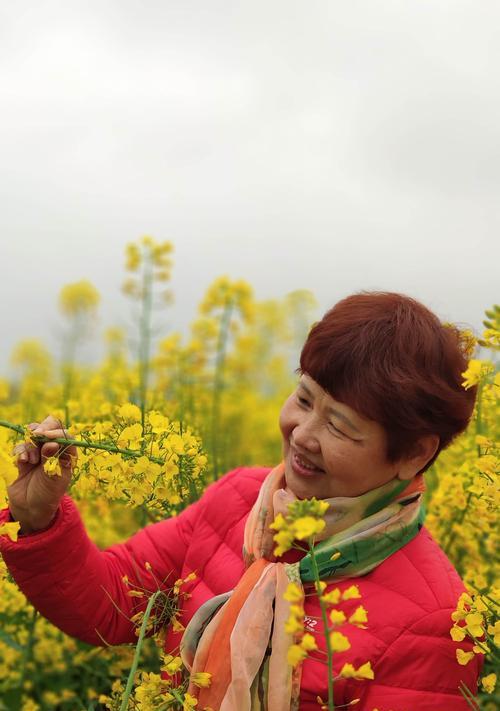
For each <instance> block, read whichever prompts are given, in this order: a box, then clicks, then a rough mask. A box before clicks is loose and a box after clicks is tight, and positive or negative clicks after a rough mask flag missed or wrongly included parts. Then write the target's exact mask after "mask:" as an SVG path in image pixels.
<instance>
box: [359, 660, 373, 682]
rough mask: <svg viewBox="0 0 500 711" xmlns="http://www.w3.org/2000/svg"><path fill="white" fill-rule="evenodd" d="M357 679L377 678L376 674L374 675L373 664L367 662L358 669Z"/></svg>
mask: <svg viewBox="0 0 500 711" xmlns="http://www.w3.org/2000/svg"><path fill="white" fill-rule="evenodd" d="M356 678H357V679H374V678H375V674H374V673H373V669H372V665H371V662H366V663H365V664H362V665H361V666H360V667H358V668H357V670H356Z"/></svg>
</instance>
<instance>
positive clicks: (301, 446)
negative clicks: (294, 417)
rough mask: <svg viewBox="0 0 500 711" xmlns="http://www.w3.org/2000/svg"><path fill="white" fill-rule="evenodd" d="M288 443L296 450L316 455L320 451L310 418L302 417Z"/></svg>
mask: <svg viewBox="0 0 500 711" xmlns="http://www.w3.org/2000/svg"><path fill="white" fill-rule="evenodd" d="M290 443H291V445H292V446H293V447H295V448H296V449H297V450H299V451H300V450H302V451H303V452H306V451H307V452H311V453H317V452H319V450H320V446H319V441H318V438H317V434H316V428H315V424H314V421H313V418H312V417H310V416H309V417H303V418H302V419H301V421H300V422H298V423H297V424H296V425H295V427H294V428H293V430H292V432H291V434H290Z"/></svg>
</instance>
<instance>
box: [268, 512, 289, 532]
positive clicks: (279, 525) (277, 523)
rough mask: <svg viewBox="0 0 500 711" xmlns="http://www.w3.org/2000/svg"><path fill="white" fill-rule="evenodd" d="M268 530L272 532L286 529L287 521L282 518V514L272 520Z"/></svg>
mask: <svg viewBox="0 0 500 711" xmlns="http://www.w3.org/2000/svg"><path fill="white" fill-rule="evenodd" d="M269 528H272V529H273V531H283V530H284V529H286V528H288V523H287V520H286V518H285V517H284V516H283V514H281V513H279V514H278V515H277V516H276V518H275V519H274V521H273V522H272V523H271V524H269Z"/></svg>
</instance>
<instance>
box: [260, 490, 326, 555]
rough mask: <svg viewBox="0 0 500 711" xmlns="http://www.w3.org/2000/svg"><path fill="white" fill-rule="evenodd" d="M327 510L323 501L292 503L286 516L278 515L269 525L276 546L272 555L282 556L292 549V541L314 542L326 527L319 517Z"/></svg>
mask: <svg viewBox="0 0 500 711" xmlns="http://www.w3.org/2000/svg"><path fill="white" fill-rule="evenodd" d="M327 509H328V504H327V503H326V502H325V501H318V500H317V499H315V498H312V499H302V500H297V501H294V502H292V503H291V504H290V505H289V506H288V512H287V514H286V516H283V514H281V513H279V514H278V515H277V516H276V518H275V519H274V521H273V523H272V524H271V528H272V529H273V530H274V531H276V534H275V535H274V536H273V538H274V541H275V543H276V544H277V545H276V547H275V549H274V555H275V556H277V557H279V556H282V555H283V554H284V553H286V552H287V551H288V550H290V548H292V547H293V543H294V541H305V540H312V541H314V540H315V539H316V537H317V536H318V534H320V533H321V532H322V531H323V530H324V528H325V526H326V523H325V520H324V519H323V518H321V517H322V516H323V515H324V514H325V513H326V511H327Z"/></svg>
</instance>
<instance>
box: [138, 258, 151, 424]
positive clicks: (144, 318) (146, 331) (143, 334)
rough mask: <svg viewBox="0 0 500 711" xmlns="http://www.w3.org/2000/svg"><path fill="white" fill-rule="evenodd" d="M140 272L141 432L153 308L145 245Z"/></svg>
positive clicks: (146, 388) (144, 407) (149, 264)
mask: <svg viewBox="0 0 500 711" xmlns="http://www.w3.org/2000/svg"><path fill="white" fill-rule="evenodd" d="M145 251H146V252H147V253H146V254H145V256H144V269H143V272H142V299H141V319H140V341H139V406H140V408H141V424H142V433H143V434H144V428H145V422H146V401H147V397H148V385H149V357H150V350H151V314H152V308H153V269H152V261H151V251H150V248H149V247H147V248H146V250H145Z"/></svg>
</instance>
